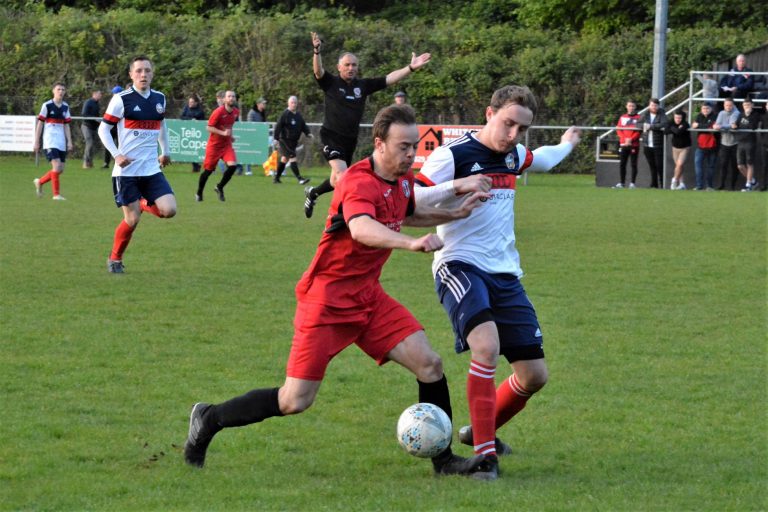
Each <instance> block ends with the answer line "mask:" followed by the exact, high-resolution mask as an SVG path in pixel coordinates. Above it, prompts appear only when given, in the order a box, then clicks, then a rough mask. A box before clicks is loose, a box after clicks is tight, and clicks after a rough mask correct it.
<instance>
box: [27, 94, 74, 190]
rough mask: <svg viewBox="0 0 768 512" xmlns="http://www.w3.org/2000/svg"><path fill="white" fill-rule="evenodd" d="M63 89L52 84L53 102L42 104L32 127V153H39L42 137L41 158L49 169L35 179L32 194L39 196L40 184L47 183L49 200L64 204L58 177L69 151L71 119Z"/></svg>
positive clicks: (41, 185)
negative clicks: (49, 190)
mask: <svg viewBox="0 0 768 512" xmlns="http://www.w3.org/2000/svg"><path fill="white" fill-rule="evenodd" d="M66 92H67V88H66V87H65V86H64V84H62V83H56V84H54V85H53V99H51V100H48V101H46V102H45V103H43V106H42V108H41V109H40V114H38V116H37V124H36V126H35V144H34V148H33V149H34V151H35V153H37V152H38V151H40V136H41V135H42V137H43V149H44V150H45V158H46V159H47V160H48V161H49V162H51V169H50V170H49V171H48V172H47V173H45V174H44V175H42V176H41V177H40V178H35V180H34V184H35V193H36V194H37V197H43V185H44V184H46V183H48V182H49V181H50V182H51V188H52V189H53V199H55V200H57V201H64V197H63V196H62V195H61V194H60V190H59V189H60V186H59V178H60V175H61V174H62V173H63V172H64V162H66V161H67V152H68V151H72V132H71V130H70V128H69V123H70V122H71V121H72V116H71V114H70V112H69V105H67V103H66V102H65V101H64V95H65V94H66Z"/></svg>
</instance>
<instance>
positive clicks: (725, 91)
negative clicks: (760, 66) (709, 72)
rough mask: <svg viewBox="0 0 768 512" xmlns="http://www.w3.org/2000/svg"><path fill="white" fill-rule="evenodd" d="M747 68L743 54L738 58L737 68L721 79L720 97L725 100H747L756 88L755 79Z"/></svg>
mask: <svg viewBox="0 0 768 512" xmlns="http://www.w3.org/2000/svg"><path fill="white" fill-rule="evenodd" d="M751 73H752V70H751V69H750V68H748V67H747V58H746V57H745V56H744V55H743V54H739V55H737V56H736V66H735V67H733V68H731V71H730V73H729V74H727V75H724V76H723V78H721V79H720V95H721V97H725V98H746V97H747V95H748V94H749V93H750V92H751V91H752V89H754V87H755V77H754V76H753V75H752V74H751Z"/></svg>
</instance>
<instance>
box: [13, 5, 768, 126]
mask: <svg viewBox="0 0 768 512" xmlns="http://www.w3.org/2000/svg"><path fill="white" fill-rule="evenodd" d="M0 16H2V19H3V20H4V23H3V25H2V27H0V30H1V32H0V34H1V37H0V74H1V75H2V76H3V80H2V82H0V98H3V97H5V98H7V97H14V96H34V97H35V104H36V105H39V104H40V102H42V101H43V100H44V99H46V98H49V97H50V88H51V84H52V83H53V82H54V81H59V80H61V81H64V82H65V83H67V85H68V87H69V96H70V98H73V99H78V100H80V99H84V98H86V97H88V96H89V89H90V88H91V87H92V86H94V85H96V86H99V87H101V88H103V89H105V90H109V89H111V87H112V86H113V85H115V84H122V85H124V84H125V83H127V82H128V81H129V78H128V75H127V69H126V67H127V63H128V61H129V60H130V58H131V57H132V56H134V55H136V54H142V53H143V54H147V55H148V56H150V57H151V58H152V59H153V61H154V63H155V68H156V77H155V81H154V83H153V86H154V87H155V88H157V89H159V90H162V91H164V92H165V93H166V94H168V96H169V97H170V98H172V99H175V100H177V103H176V104H180V103H181V102H182V101H183V99H184V97H185V96H186V95H187V94H189V93H191V92H196V93H198V94H200V95H201V96H203V97H204V98H205V102H206V104H207V105H208V106H209V107H210V105H211V104H212V102H213V98H214V94H215V91H216V90H219V89H224V88H230V89H234V90H236V91H237V92H238V93H239V94H240V96H241V98H242V100H243V102H244V105H250V104H251V103H252V102H253V100H254V99H255V98H256V97H258V96H262V95H263V96H266V97H267V98H268V99H269V100H270V108H269V111H270V114H271V115H270V119H272V120H273V119H275V118H276V116H277V115H278V114H279V112H281V111H282V109H283V108H284V107H283V105H284V101H285V99H286V98H287V97H288V96H289V95H291V94H297V95H298V96H299V97H300V98H301V100H302V102H303V105H304V106H303V109H304V113H305V117H307V118H308V119H309V120H311V121H319V120H320V119H321V116H322V113H321V112H322V111H321V105H322V96H321V94H320V90H319V88H318V87H317V86H316V85H315V81H314V79H313V78H312V70H311V57H312V52H311V44H310V35H309V33H310V31H312V30H314V31H317V32H319V33H320V34H321V35H322V37H323V39H324V41H325V46H324V49H325V52H324V63H325V66H326V69H329V70H334V68H335V61H336V57H337V56H338V54H339V53H340V52H341V51H342V50H345V51H352V52H355V53H356V54H357V55H358V57H359V59H360V65H361V71H362V72H363V74H364V75H365V76H375V75H379V74H386V73H387V72H389V71H392V70H393V69H396V68H400V67H403V66H405V65H407V64H408V62H409V59H410V55H411V52H412V51H415V52H418V53H420V52H424V51H429V52H431V53H432V55H433V58H432V62H430V64H429V65H428V66H427V67H426V68H425V69H424V70H422V71H420V72H418V73H416V74H415V75H413V76H411V77H409V78H407V79H406V80H405V81H403V82H402V83H401V84H398V86H397V87H398V88H402V89H404V90H406V91H407V92H408V96H409V101H410V102H411V103H412V104H413V106H414V107H415V108H416V109H417V111H418V112H419V115H420V117H421V119H422V120H423V121H424V122H461V123H481V122H482V121H483V109H484V107H485V105H486V104H487V102H488V99H489V97H490V95H491V93H492V92H493V90H495V89H496V88H497V87H499V86H500V85H503V84H506V83H512V82H514V83H522V84H526V85H528V86H530V87H531V88H532V89H533V90H534V92H535V93H536V94H537V95H538V96H539V98H540V99H541V102H542V109H541V114H540V116H539V118H538V119H537V120H536V122H537V123H539V124H566V123H573V122H576V123H579V124H605V123H611V124H612V123H614V122H615V119H616V117H617V116H618V114H619V113H620V112H622V110H623V105H624V102H625V99H626V98H628V97H633V98H637V99H638V101H639V102H640V103H644V102H645V99H646V98H647V97H649V96H650V87H651V72H652V62H651V61H652V55H653V32H652V31H648V30H647V29H646V30H643V29H641V28H639V27H629V28H627V29H625V30H623V31H619V32H617V33H615V34H613V35H609V36H605V35H598V34H595V33H594V32H583V33H574V32H569V31H566V30H560V31H556V30H544V29H539V30H535V29H531V28H526V27H520V26H518V25H516V24H514V23H509V22H505V23H501V22H500V23H498V24H492V23H489V22H488V21H481V20H479V19H477V20H476V19H469V18H461V17H454V18H451V17H444V18H442V19H441V18H438V19H437V21H434V22H430V21H428V20H427V19H426V18H419V17H410V18H408V19H406V20H404V21H398V22H394V21H388V20H386V19H382V18H380V17H377V16H368V17H364V18H360V17H358V16H356V15H354V14H353V13H351V12H349V11H346V10H344V9H326V10H319V9H309V10H306V9H305V10H301V11H296V12H294V13H291V14H285V13H278V12H272V13H270V14H268V15H267V14H264V13H260V14H258V15H256V14H251V13H248V12H246V11H245V10H243V11H240V10H238V9H234V10H231V11H229V12H228V13H226V14H217V13H213V14H211V15H210V16H209V17H197V16H188V15H172V14H163V13H156V12H139V11H136V10H134V9H115V10H111V11H97V10H81V9H73V8H67V7H64V8H62V9H61V10H60V11H58V13H56V14H53V13H50V12H46V11H45V10H44V8H43V7H40V6H37V7H34V6H33V7H27V8H26V10H24V11H21V10H18V9H17V10H12V9H9V8H0ZM713 32H714V33H716V37H714V36H712V35H711V34H712V33H713ZM766 40H768V28H766V27H765V26H761V25H758V26H755V27H754V28H747V29H745V28H722V27H721V28H718V29H716V30H715V29H706V28H698V29H693V28H691V29H683V30H673V31H672V32H670V34H669V37H668V60H667V73H666V78H667V88H668V89H671V88H672V87H674V86H676V85H678V84H680V83H682V82H684V81H685V80H687V78H688V71H689V70H690V69H695V68H699V69H705V68H711V67H712V64H713V63H714V62H716V61H718V60H721V59H724V58H728V57H732V56H733V55H735V54H736V53H739V52H741V51H745V50H748V49H750V48H753V47H756V46H758V45H760V44H762V43H764V42H765V41H766ZM391 92H394V90H393V91H391ZM391 97H392V95H391V94H384V93H380V94H377V95H374V96H373V97H372V98H371V100H370V103H371V105H370V107H369V109H368V111H367V118H368V120H370V118H371V117H372V116H373V113H375V112H376V110H377V109H378V108H379V107H381V106H384V105H386V104H388V103H389V102H390V101H391ZM71 103H74V104H77V103H78V102H76V101H71ZM0 108H1V109H2V110H4V111H5V112H6V113H16V114H18V113H23V112H14V111H13V110H14V108H15V107H13V106H12V103H10V102H6V104H5V105H2V104H0ZM36 108H37V106H35V109H36ZM174 108H175V107H174Z"/></svg>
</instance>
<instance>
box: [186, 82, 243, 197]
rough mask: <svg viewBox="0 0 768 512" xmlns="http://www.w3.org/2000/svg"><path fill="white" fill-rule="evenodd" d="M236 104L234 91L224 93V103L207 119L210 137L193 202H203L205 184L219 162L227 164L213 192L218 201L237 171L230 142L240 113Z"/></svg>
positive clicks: (235, 157)
mask: <svg viewBox="0 0 768 512" xmlns="http://www.w3.org/2000/svg"><path fill="white" fill-rule="evenodd" d="M236 104H237V95H236V94H235V91H226V92H225V93H224V103H222V104H221V105H220V106H219V107H218V108H216V109H215V110H214V111H213V112H212V113H211V117H210V118H209V119H208V126H207V129H208V133H210V134H211V135H210V137H208V145H207V146H206V147H205V161H204V162H203V172H202V173H200V181H199V182H198V185H197V194H195V201H202V200H203V190H204V189H205V183H206V182H207V181H208V178H209V177H210V176H211V174H213V172H214V171H215V170H216V164H217V163H219V160H224V163H226V164H227V170H226V171H224V176H222V178H221V181H219V183H218V184H217V185H216V187H215V188H214V189H213V191H214V192H216V195H217V196H219V201H224V186H226V184H227V183H229V180H230V179H232V175H233V174H235V170H236V169H237V155H235V149H234V148H233V147H232V142H233V141H234V140H235V139H234V137H232V125H233V124H235V121H237V120H238V119H239V116H240V111H239V110H238V109H237V108H236V107H235V105H236Z"/></svg>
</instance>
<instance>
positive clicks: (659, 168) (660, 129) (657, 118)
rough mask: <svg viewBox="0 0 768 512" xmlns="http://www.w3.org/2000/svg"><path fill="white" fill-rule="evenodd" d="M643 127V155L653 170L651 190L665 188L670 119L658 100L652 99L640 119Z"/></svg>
mask: <svg viewBox="0 0 768 512" xmlns="http://www.w3.org/2000/svg"><path fill="white" fill-rule="evenodd" d="M639 124H640V125H641V126H642V127H643V154H645V159H646V160H647V161H648V167H649V168H650V170H651V188H663V187H664V134H665V133H666V129H667V124H668V119H667V115H666V114H665V113H664V109H663V108H661V106H660V103H659V99H658V98H651V101H650V102H649V103H648V110H647V111H646V112H645V113H644V114H643V115H642V116H641V117H640V123H639Z"/></svg>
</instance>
